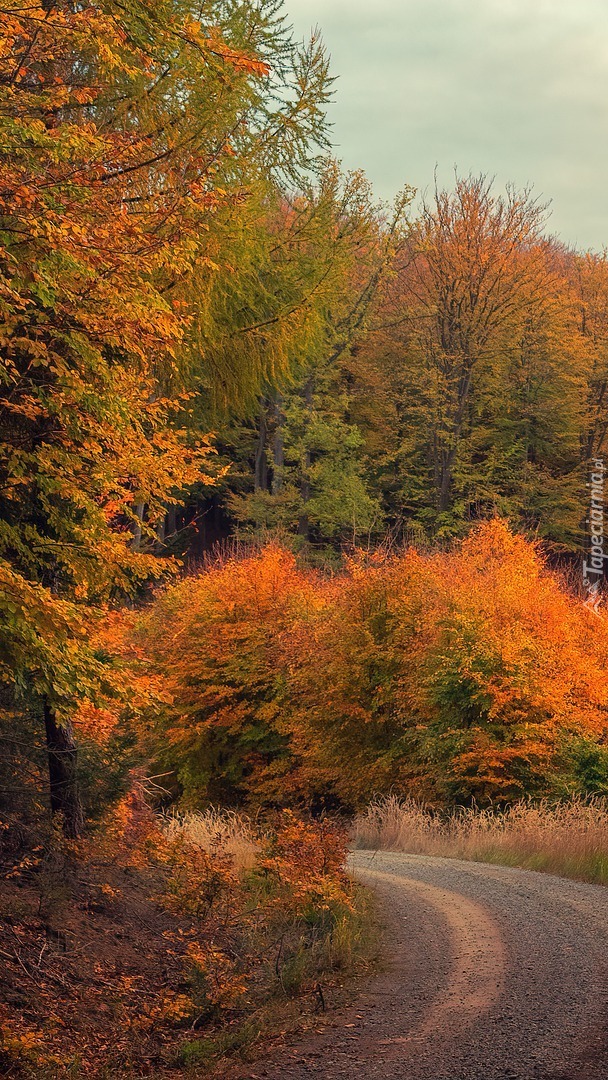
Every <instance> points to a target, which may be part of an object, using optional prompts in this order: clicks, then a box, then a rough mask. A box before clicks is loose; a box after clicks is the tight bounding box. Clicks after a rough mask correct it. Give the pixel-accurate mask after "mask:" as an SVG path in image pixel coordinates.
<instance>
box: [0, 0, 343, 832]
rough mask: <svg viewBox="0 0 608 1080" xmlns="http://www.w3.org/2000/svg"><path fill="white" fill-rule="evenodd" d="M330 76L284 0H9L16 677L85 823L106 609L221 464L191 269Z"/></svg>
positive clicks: (0, 336) (146, 572) (9, 651)
mask: <svg viewBox="0 0 608 1080" xmlns="http://www.w3.org/2000/svg"><path fill="white" fill-rule="evenodd" d="M326 78H327V67H326V62H325V59H324V57H323V54H322V51H321V50H320V48H319V47H318V46H317V45H315V44H314V43H313V45H312V46H311V48H310V49H309V50H308V51H306V50H305V51H304V53H302V54H300V53H298V51H297V50H296V49H295V48H294V46H293V44H292V43H291V41H290V40H289V38H288V37H286V35H285V32H284V30H283V29H282V26H281V20H280V17H279V13H278V5H277V4H276V3H274V2H273V0H269V2H266V3H263V4H261V5H253V4H248V3H246V4H244V5H241V4H230V3H229V4H227V5H224V4H221V5H220V4H217V3H215V2H208V3H204V4H202V5H200V6H199V10H198V14H197V18H196V19H195V18H194V17H193V14H192V6H191V5H190V4H189V3H186V2H181V0H161V2H160V3H154V4H151V3H148V2H146V0H127V3H126V4H117V3H114V2H113V0H105V2H96V0H92V2H90V3H84V4H78V5H74V4H71V3H67V2H64V0H58V2H57V3H54V2H52V0H51V2H48V0H43V2H40V3H36V2H34V3H27V4H26V3H25V2H18V3H16V4H14V5H11V7H9V8H7V7H5V8H0V126H1V130H2V143H3V154H2V162H1V164H0V412H1V420H0V427H1V431H2V437H1V444H0V491H1V494H0V607H1V610H2V619H3V632H2V639H1V642H0V677H1V678H2V681H3V683H4V684H5V685H6V687H7V688H8V689H7V692H8V694H9V695H11V696H14V693H15V691H17V694H18V695H19V694H20V695H21V697H24V696H26V697H28V698H29V700H30V702H31V703H33V704H34V706H35V708H36V709H37V710H39V711H40V713H41V719H42V714H43V716H44V724H45V728H46V738H47V743H48V750H49V766H50V780H51V801H52V806H53V809H55V810H60V811H62V812H63V814H64V818H65V823H66V829H67V831H68V832H69V833H70V834H76V833H78V831H79V830H80V828H81V825H82V814H81V809H80V805H79V799H78V794H77V790H76V748H75V742H74V735H73V731H72V718H73V714H74V710H75V707H76V706H77V704H78V703H79V702H83V701H86V700H91V701H93V702H94V701H95V700H96V699H99V698H100V697H103V696H104V695H105V694H107V693H111V692H113V686H112V682H113V679H112V672H111V667H109V666H108V664H107V662H106V661H105V659H104V657H103V655H102V654H101V653H99V651H96V650H95V649H94V648H93V647H92V646H91V644H90V628H91V624H92V623H94V622H95V620H96V618H97V616H98V613H99V611H100V609H101V608H102V606H103V605H104V604H105V603H107V602H108V601H110V600H112V599H114V598H116V597H117V596H118V595H121V594H124V593H125V592H128V591H130V590H132V589H133V588H135V587H136V586H137V584H138V583H140V582H142V581H143V580H145V579H147V578H149V577H150V576H151V575H152V576H153V575H155V574H157V573H158V566H157V563H156V560H155V558H154V557H153V555H151V554H150V551H148V552H147V553H146V552H142V551H141V550H139V548H140V546H141V545H140V543H139V538H140V535H141V533H142V531H143V533H144V535H146V534H147V535H148V536H150V537H153V535H154V531H155V528H156V524H157V522H158V521H159V520H160V518H161V517H162V515H163V514H164V512H165V503H166V500H167V499H168V498H175V497H176V495H177V494H179V492H180V491H183V490H184V489H185V488H187V487H188V486H189V485H191V484H192V483H195V482H198V481H200V480H201V479H206V478H208V474H209V445H208V440H207V438H206V436H205V433H204V431H201V429H200V427H199V426H198V425H197V423H196V422H195V420H194V419H193V396H192V395H193V393H194V391H195V390H196V387H197V380H196V379H195V378H192V372H191V363H190V362H189V363H188V365H185V364H183V356H184V355H185V353H186V351H187V348H186V339H187V338H188V335H189V334H191V333H193V331H194V329H195V324H196V316H197V310H198V309H197V296H196V292H193V289H192V288H191V287H189V284H188V283H189V282H195V283H196V287H197V289H200V288H201V285H200V274H201V273H202V272H203V270H205V271H206V272H207V273H208V274H209V275H211V274H214V273H216V272H220V269H221V268H220V266H219V264H218V263H217V261H216V260H215V259H212V258H211V257H210V252H212V253H213V254H214V255H215V256H216V257H217V252H218V250H219V249H220V248H221V236H222V230H223V229H226V228H227V221H229V217H230V213H231V212H232V209H233V208H234V207H235V206H238V205H239V203H240V202H242V200H243V199H244V198H245V197H246V190H245V188H244V183H243V181H244V178H247V180H250V179H251V178H252V177H255V176H256V175H257V174H259V173H260V171H261V164H260V163H261V161H262V160H264V161H265V162H266V164H267V166H268V167H269V169H270V171H271V173H272V175H274V176H276V177H278V176H279V174H280V173H281V169H282V168H283V171H285V169H287V171H288V172H289V173H290V175H291V176H292V178H293V175H294V172H297V170H298V168H300V169H301V168H302V167H306V166H309V165H310V163H311V157H313V156H314V153H315V147H318V145H319V143H320V142H322V140H323V135H322V126H323V103H324V100H325V96H326ZM271 135H272V140H271ZM194 268H196V271H197V275H196V276H195V275H193V270H194ZM226 272H229V271H226ZM218 377H221V373H219V376H218Z"/></svg>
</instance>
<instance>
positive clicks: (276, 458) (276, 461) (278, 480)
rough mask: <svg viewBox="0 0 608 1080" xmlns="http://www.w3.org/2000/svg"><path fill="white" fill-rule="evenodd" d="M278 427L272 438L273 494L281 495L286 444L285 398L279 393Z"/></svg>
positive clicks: (277, 399) (276, 409) (276, 410)
mask: <svg viewBox="0 0 608 1080" xmlns="http://www.w3.org/2000/svg"><path fill="white" fill-rule="evenodd" d="M275 416H276V427H275V429H274V438H273V440H272V494H273V495H280V494H281V492H282V490H283V469H284V467H285V446H284V444H283V424H284V423H285V416H284V414H283V398H282V396H281V394H277V397H276V401H275Z"/></svg>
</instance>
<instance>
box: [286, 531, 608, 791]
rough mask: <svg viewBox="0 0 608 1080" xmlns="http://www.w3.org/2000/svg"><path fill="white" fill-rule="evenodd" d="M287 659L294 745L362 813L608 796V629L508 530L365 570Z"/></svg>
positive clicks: (317, 615)
mask: <svg viewBox="0 0 608 1080" xmlns="http://www.w3.org/2000/svg"><path fill="white" fill-rule="evenodd" d="M284 649H285V652H286V659H285V661H284V663H285V665H286V671H287V672H288V676H287V690H286V696H285V702H286V706H285V707H286V709H287V710H288V717H289V718H288V721H287V722H288V724H289V727H290V729H291V730H292V731H293V732H294V736H293V737H294V738H295V739H300V740H302V739H304V740H305V743H306V746H307V748H308V750H307V755H308V756H307V767H308V769H309V770H312V771H315V770H323V771H324V775H325V776H326V778H327V780H328V782H329V784H330V786H331V788H332V789H333V790H334V791H335V792H336V793H337V794H338V796H339V797H340V798H341V799H342V800H343V801H346V802H347V803H349V804H351V805H357V804H362V803H364V802H365V801H366V800H367V799H368V798H370V797H371V796H372V795H373V794H375V793H377V792H381V791H386V790H389V789H391V788H398V789H401V790H405V791H407V792H408V793H411V794H414V795H417V796H419V797H423V798H426V799H431V800H435V801H438V802H444V801H456V802H463V801H464V802H467V801H470V800H471V799H475V800H477V801H478V802H481V803H487V802H490V801H498V802H501V801H503V802H505V801H509V800H511V799H513V798H517V797H520V796H522V795H526V794H551V793H566V792H577V793H579V794H584V793H588V792H590V791H598V790H605V788H606V786H607V780H608V755H607V753H606V749H605V747H604V742H605V740H606V736H607V734H608V723H607V718H608V678H607V677H606V670H607V665H606V659H607V656H608V633H607V632H606V626H605V623H604V622H603V621H602V620H600V619H598V618H597V617H596V616H595V615H594V614H593V613H592V612H590V611H589V609H588V608H586V607H585V606H584V605H583V604H582V603H581V602H580V601H578V600H577V599H576V598H574V597H573V596H571V595H570V594H569V592H568V590H567V588H566V587H565V585H564V583H563V582H562V581H560V579H559V578H558V577H556V576H555V575H554V574H552V573H550V572H549V571H548V570H547V569H546V568H545V566H544V564H543V560H542V558H541V556H540V554H539V552H538V551H537V549H536V548H535V546H534V545H531V544H529V543H528V542H526V541H525V540H524V539H523V537H520V536H517V535H513V534H512V533H511V532H510V531H509V529H508V527H507V526H506V525H505V524H504V523H503V522H501V521H499V520H494V521H490V522H487V523H484V524H483V525H480V526H478V527H477V528H476V529H475V530H473V532H472V533H471V534H470V536H469V537H468V538H467V539H466V540H465V541H464V542H462V544H460V545H459V546H457V547H456V548H455V549H454V550H453V551H451V552H448V553H442V552H437V553H435V554H432V555H426V556H425V555H421V554H419V553H416V552H413V551H412V552H407V553H405V554H404V555H401V556H398V557H396V558H389V559H387V560H386V561H383V560H382V558H381V557H379V558H377V559H376V560H374V559H372V560H371V562H370V560H360V561H359V562H355V563H354V565H353V566H352V567H351V569H350V573H349V575H348V576H347V577H345V578H344V579H342V580H338V581H337V582H335V583H333V584H332V585H331V586H330V589H329V590H328V591H327V592H326V595H325V603H324V605H322V606H318V607H317V608H316V609H315V610H314V611H313V612H312V617H311V618H309V619H308V621H307V622H306V623H300V624H299V626H298V627H297V629H296V630H295V633H294V634H292V635H291V637H290V638H289V639H285V643H284ZM301 732H304V733H305V735H302V734H300V733H301Z"/></svg>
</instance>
